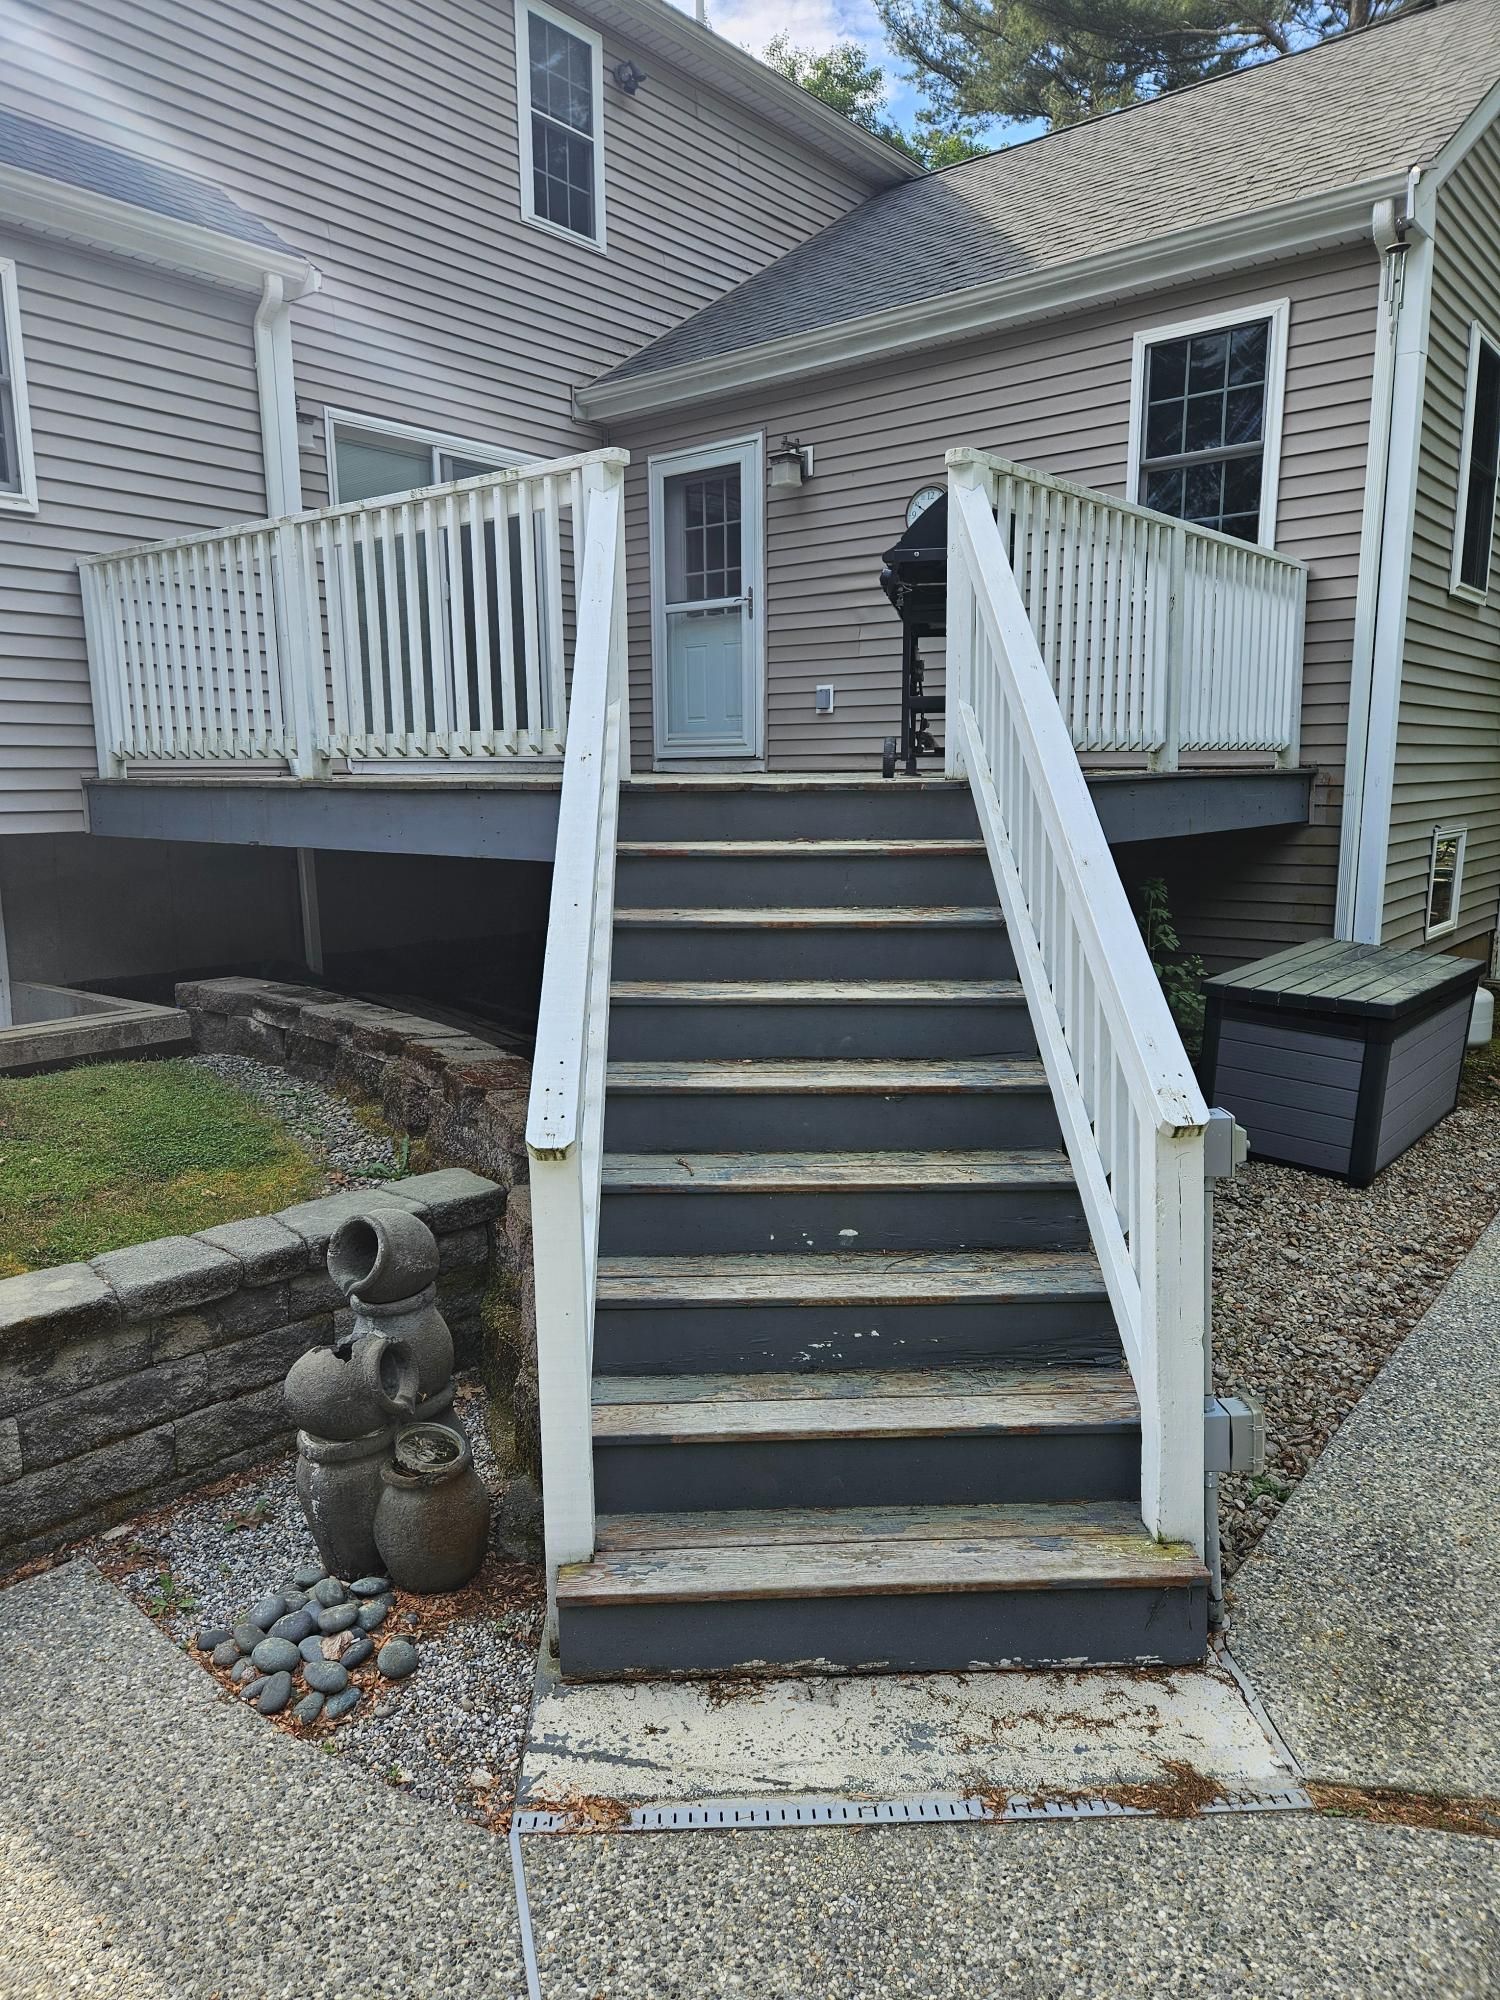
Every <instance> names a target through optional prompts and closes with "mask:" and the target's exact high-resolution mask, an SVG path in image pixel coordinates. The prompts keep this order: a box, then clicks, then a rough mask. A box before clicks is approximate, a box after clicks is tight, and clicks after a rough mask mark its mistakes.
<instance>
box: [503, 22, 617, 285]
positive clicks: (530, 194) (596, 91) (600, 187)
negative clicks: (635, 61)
mask: <svg viewBox="0 0 1500 2000" xmlns="http://www.w3.org/2000/svg"><path fill="white" fill-rule="evenodd" d="M515 7H516V133H517V136H518V139H519V142H520V164H521V220H522V221H523V222H525V223H529V224H530V226H531V227H532V228H533V229H545V230H546V232H547V234H548V235H549V236H558V237H561V239H562V240H563V242H564V243H577V244H581V245H582V246H583V247H584V248H585V249H587V250H601V251H602V250H607V249H608V247H609V245H608V239H607V235H606V230H605V219H604V38H603V36H602V35H600V34H599V33H598V32H597V30H595V29H593V28H588V27H585V26H584V24H583V22H582V21H575V20H574V19H573V17H572V15H571V14H564V13H561V12H560V11H559V10H558V9H557V8H556V7H549V6H548V5H547V0H515ZM532 14H536V15H538V16H539V17H540V18H541V19H542V20H544V21H550V22H551V24H552V26H553V27H554V28H558V29H560V30H561V31H562V33H563V34H565V35H571V36H572V37H573V39H574V40H575V41H578V42H583V43H585V44H586V45H587V47H588V49H589V51H590V53H591V56H592V61H591V63H590V82H591V85H592V90H591V98H592V110H593V126H594V129H593V131H592V132H591V133H587V134H580V135H579V136H580V137H587V138H588V139H589V141H590V143H591V144H592V146H593V149H594V151H593V163H594V233H593V235H592V236H585V235H584V234H583V233H582V231H581V230H577V229H569V228H567V227H566V226H565V225H564V224H562V223H560V222H554V221H552V219H551V218H550V216H545V215H538V214H537V212H536V179H535V173H534V162H533V159H532V152H531V118H532V103H531V30H530V26H529V18H528V17H529V16H530V15H532ZM541 115H542V116H543V117H545V116H546V115H547V114H546V113H545V112H544V113H542V114H541Z"/></svg>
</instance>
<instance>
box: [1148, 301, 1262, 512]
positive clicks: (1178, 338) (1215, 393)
mask: <svg viewBox="0 0 1500 2000" xmlns="http://www.w3.org/2000/svg"><path fill="white" fill-rule="evenodd" d="M1286 317H1287V308H1286V305H1285V303H1284V302H1282V303H1278V304H1276V305H1271V306H1265V307H1261V308H1257V309H1254V310H1251V311H1248V312H1244V313H1230V314H1217V315H1215V316H1214V317H1213V318H1210V319H1203V320H1195V321H1192V322H1190V323H1187V324H1184V325H1180V326H1170V327H1156V328H1153V329H1151V330H1150V331H1148V332H1144V333H1138V334H1137V335H1136V338H1135V363H1134V369H1133V379H1132V389H1131V442H1130V497H1131V499H1132V500H1136V501H1139V502H1140V504H1141V505H1142V506H1145V507H1151V508H1154V509H1155V510H1156V511H1157V512H1158V513H1161V514H1172V515H1175V516H1176V518H1177V519H1178V520H1180V521H1192V522H1194V523H1195V524H1196V525H1197V526H1199V527H1203V528H1216V529H1217V530H1218V531H1219V533H1220V534H1225V535H1234V536H1237V537H1238V538H1239V539H1240V540H1241V541H1246V542H1262V543H1265V544H1267V545H1269V544H1270V543H1271V542H1272V541H1273V540H1274V537H1275V532H1276V478H1277V469H1278V462H1279V457H1280V448H1281V400H1282V381H1283V377H1284V374H1285V368H1286Z"/></svg>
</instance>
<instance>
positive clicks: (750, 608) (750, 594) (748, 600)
mask: <svg viewBox="0 0 1500 2000" xmlns="http://www.w3.org/2000/svg"><path fill="white" fill-rule="evenodd" d="M745 616H746V617H747V618H753V617H754V616H755V585H754V584H753V583H752V584H747V585H746V587H745Z"/></svg>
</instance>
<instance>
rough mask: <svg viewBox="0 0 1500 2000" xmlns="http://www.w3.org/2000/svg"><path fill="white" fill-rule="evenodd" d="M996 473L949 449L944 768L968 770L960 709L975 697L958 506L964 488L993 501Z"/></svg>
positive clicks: (979, 459)
mask: <svg viewBox="0 0 1500 2000" xmlns="http://www.w3.org/2000/svg"><path fill="white" fill-rule="evenodd" d="M994 484H995V481H994V475H993V474H992V473H991V471H990V469H989V465H988V463H987V461H986V460H985V459H984V458H983V456H982V454H981V453H979V452H977V451H965V450H962V449H960V450H957V451H950V452H949V454H948V491H949V512H948V585H947V595H948V606H947V617H946V620H945V630H946V637H945V639H944V661H945V670H944V678H943V722H944V727H943V774H944V776H945V777H949V778H961V777H963V775H964V759H963V747H962V743H961V741H960V737H961V732H960V730H959V728H958V726H957V724H958V717H959V715H960V713H961V712H962V710H963V709H964V708H966V707H971V706H972V705H973V700H974V591H973V587H972V585H971V583H970V581H969V572H968V568H967V566H966V565H965V564H964V563H963V562H961V561H958V562H956V561H955V560H954V552H955V547H956V543H955V537H956V535H957V533H958V528H957V523H956V520H955V507H956V503H957V501H958V498H959V495H960V494H962V493H973V492H979V493H982V494H983V496H984V498H985V501H986V502H987V503H989V504H993V499H994Z"/></svg>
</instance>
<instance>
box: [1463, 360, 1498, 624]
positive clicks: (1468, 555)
mask: <svg viewBox="0 0 1500 2000" xmlns="http://www.w3.org/2000/svg"><path fill="white" fill-rule="evenodd" d="M1470 421H1471V426H1472V427H1471V430H1470V435H1469V478H1468V485H1467V488H1466V490H1465V494H1464V539H1463V549H1462V552H1461V554H1460V557H1459V566H1458V575H1459V581H1460V582H1461V583H1466V584H1467V585H1468V586H1469V588H1470V589H1471V590H1488V589H1489V587H1490V557H1491V552H1492V550H1493V546H1494V540H1495V486H1496V480H1497V477H1500V351H1497V350H1496V349H1495V348H1493V347H1491V346H1490V344H1489V342H1488V341H1481V342H1480V344H1479V361H1478V366H1477V368H1476V369H1475V375H1474V409H1473V415H1472V418H1471V420H1470Z"/></svg>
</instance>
